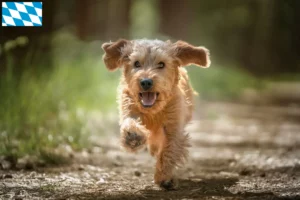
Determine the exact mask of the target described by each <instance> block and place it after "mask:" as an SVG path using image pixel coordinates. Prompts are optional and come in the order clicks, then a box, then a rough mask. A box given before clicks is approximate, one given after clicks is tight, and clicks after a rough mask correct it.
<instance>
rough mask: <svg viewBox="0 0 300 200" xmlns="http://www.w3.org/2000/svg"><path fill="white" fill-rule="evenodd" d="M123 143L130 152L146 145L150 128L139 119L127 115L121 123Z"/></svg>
mask: <svg viewBox="0 0 300 200" xmlns="http://www.w3.org/2000/svg"><path fill="white" fill-rule="evenodd" d="M120 131H121V145H122V147H123V148H124V149H125V150H127V151H130V152H135V151H137V150H139V149H141V148H143V147H144V145H145V143H146V141H147V137H148V135H149V130H148V129H147V128H146V127H145V126H144V125H142V124H141V122H140V121H139V120H137V119H134V118H131V117H127V118H126V119H125V120H123V122H122V124H121V130H120Z"/></svg>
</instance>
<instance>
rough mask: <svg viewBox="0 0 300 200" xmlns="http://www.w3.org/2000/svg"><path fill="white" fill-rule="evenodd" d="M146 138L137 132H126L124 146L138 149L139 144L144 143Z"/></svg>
mask: <svg viewBox="0 0 300 200" xmlns="http://www.w3.org/2000/svg"><path fill="white" fill-rule="evenodd" d="M145 142H146V138H145V137H144V136H143V135H139V134H137V133H134V132H133V133H132V132H127V135H126V136H125V143H126V146H127V147H129V148H130V149H132V150H135V149H138V148H139V147H140V146H141V145H143V144H145Z"/></svg>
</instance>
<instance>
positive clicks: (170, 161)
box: [154, 129, 189, 190]
mask: <svg viewBox="0 0 300 200" xmlns="http://www.w3.org/2000/svg"><path fill="white" fill-rule="evenodd" d="M164 135H165V140H164V144H163V147H162V149H161V150H160V151H159V152H158V154H157V163H156V172H155V175H154V181H155V183H156V184H158V185H159V186H160V187H161V188H163V189H166V190H172V189H174V188H175V187H176V183H175V180H174V170H175V168H176V167H179V166H181V165H183V164H184V162H185V160H186V158H187V155H188V150H187V148H188V147H189V143H188V135H184V134H183V133H181V132H178V133H177V134H168V132H167V129H164Z"/></svg>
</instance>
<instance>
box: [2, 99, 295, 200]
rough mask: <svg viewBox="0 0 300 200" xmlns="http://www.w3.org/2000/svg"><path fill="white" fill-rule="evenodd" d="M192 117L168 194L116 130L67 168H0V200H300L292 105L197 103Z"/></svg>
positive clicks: (142, 155) (145, 157) (148, 160)
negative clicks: (186, 155) (185, 155)
mask: <svg viewBox="0 0 300 200" xmlns="http://www.w3.org/2000/svg"><path fill="white" fill-rule="evenodd" d="M195 116H196V117H195V118H194V120H193V121H192V122H191V123H190V124H189V126H188V127H187V129H186V130H187V132H188V133H189V134H190V136H191V142H192V147H191V148H190V159H189V161H188V163H187V164H186V166H185V167H184V168H182V169H179V170H178V173H177V176H178V188H177V189H176V190H174V191H164V190H161V189H159V188H158V187H157V186H156V185H154V183H153V172H154V164H155V160H154V159H153V158H152V157H151V156H150V155H149V154H148V153H147V151H146V150H143V151H141V152H139V153H137V154H130V153H126V152H123V151H122V150H120V148H119V145H118V141H119V140H118V133H117V131H116V132H115V130H117V128H116V129H115V130H113V131H112V132H114V133H111V134H110V135H106V136H105V137H103V136H102V137H99V138H98V140H97V144H95V146H94V147H93V148H92V149H90V150H87V151H83V152H80V153H76V154H75V155H74V158H73V162H72V164H68V165H63V166H56V167H45V168H35V169H34V170H30V171H28V170H19V171H13V170H5V171H3V170H2V171H0V199H233V200H235V199H262V200H265V199H267V200H268V199H300V108H299V107H297V106H295V105H289V106H282V107H280V106H254V105H241V104H229V103H200V104H199V106H197V109H196V114H195ZM116 121H117V120H116Z"/></svg>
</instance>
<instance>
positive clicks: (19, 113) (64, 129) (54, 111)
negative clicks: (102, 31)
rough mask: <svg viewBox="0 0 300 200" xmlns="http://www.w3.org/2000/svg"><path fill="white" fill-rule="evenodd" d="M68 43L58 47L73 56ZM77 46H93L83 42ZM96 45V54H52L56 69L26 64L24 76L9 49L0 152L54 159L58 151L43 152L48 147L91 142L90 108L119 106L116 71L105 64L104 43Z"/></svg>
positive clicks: (0, 86)
mask: <svg viewBox="0 0 300 200" xmlns="http://www.w3.org/2000/svg"><path fill="white" fill-rule="evenodd" d="M59 42H61V41H60V39H58V41H56V44H57V46H59V44H58V43H59ZM71 43H72V42H70V44H69V45H71ZM10 44H12V42H11V41H10ZM64 45H65V47H63V46H62V45H60V46H61V48H58V50H57V51H56V52H55V53H57V54H60V55H61V54H65V56H71V55H68V54H67V53H66V51H67V49H68V48H69V45H66V43H65V44H64ZM72 45H74V44H72ZM9 46H11V45H9ZM75 48H77V51H79V50H82V49H83V48H85V50H86V51H89V52H91V51H92V50H91V49H90V48H89V47H87V46H84V45H83V44H77V45H76V46H75ZM97 50H98V52H97V54H98V55H97V57H96V56H91V55H88V52H86V51H84V53H82V54H81V56H77V57H74V56H73V57H72V58H71V57H68V58H66V57H65V58H66V59H65V60H62V59H60V58H59V57H58V56H55V55H54V57H55V58H56V59H55V66H54V67H53V68H52V69H47V67H44V68H43V69H44V71H42V73H40V72H38V73H37V72H36V71H34V67H29V66H27V67H26V69H27V70H25V71H24V73H22V74H21V76H17V75H16V74H15V73H13V69H14V68H15V67H17V66H15V65H14V62H13V60H12V61H10V60H11V59H12V58H10V54H9V52H8V55H7V56H8V58H9V59H8V61H9V63H8V69H7V70H6V71H5V74H2V75H1V76H0V77H1V79H0V94H1V98H0V155H13V156H16V157H21V156H24V155H27V154H30V155H38V156H41V157H43V158H44V159H45V160H46V161H47V162H50V161H51V163H55V156H53V155H50V154H51V153H45V152H48V150H49V149H55V148H56V147H58V146H59V145H62V144H67V145H70V146H71V147H72V148H73V149H80V148H82V147H86V146H87V145H88V144H89V135H90V133H89V129H88V127H87V120H88V114H89V112H90V111H95V110H97V111H98V112H100V113H105V112H108V111H109V110H111V108H115V107H116V106H115V104H116V103H115V102H116V87H117V83H118V78H117V77H118V74H117V73H116V74H113V73H112V74H110V73H109V72H108V71H107V70H106V69H105V67H104V65H103V64H102V61H101V53H102V52H101V51H100V46H99V48H98V49H97ZM59 51H60V52H59ZM77 53H78V52H77ZM91 54H92V53H91ZM49 155H50V156H49ZM51 159H52V160H51Z"/></svg>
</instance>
